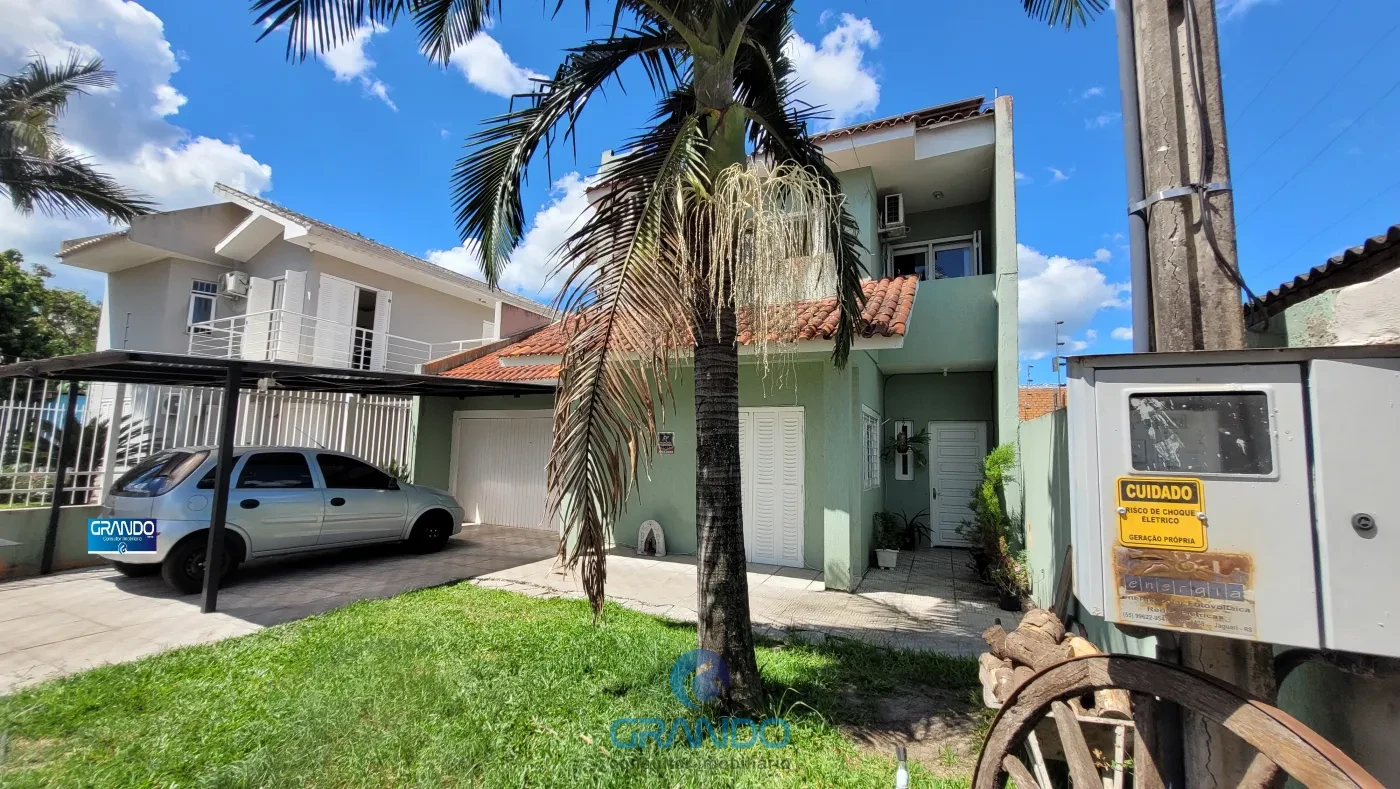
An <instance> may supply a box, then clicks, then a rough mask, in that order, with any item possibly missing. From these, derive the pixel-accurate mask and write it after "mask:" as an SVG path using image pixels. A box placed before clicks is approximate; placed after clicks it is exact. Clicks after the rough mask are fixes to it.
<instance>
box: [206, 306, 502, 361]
mask: <svg viewBox="0 0 1400 789" xmlns="http://www.w3.org/2000/svg"><path fill="white" fill-rule="evenodd" d="M189 331H190V345H189V352H190V355H191V356H212V357H215V358H219V359H252V360H257V361H278V362H295V363H298V364H312V365H316V366H318V367H339V368H342V369H349V370H388V371H390V372H401V373H411V372H416V371H417V370H418V367H419V365H421V364H423V363H425V362H427V361H430V360H432V359H439V358H441V357H443V356H447V355H448V354H452V353H456V352H458V351H464V350H467V349H469V348H475V347H477V346H480V345H482V344H485V343H488V342H492V340H491V339H490V338H482V339H475V340H456V341H452V342H426V341H424V340H415V339H413V338H411V337H400V336H398V335H397V334H389V333H388V332H377V331H372V330H370V329H361V328H359V327H356V326H350V325H347V324H344V323H338V322H336V321H332V320H329V319H326V318H318V317H316V316H314V315H302V314H301V313H297V312H291V311H288V310H268V311H266V312H254V313H251V314H248V315H235V316H233V317H230V318H218V319H216V320H212V321H205V322H203V323H196V324H194V325H192V326H190V329H189Z"/></svg>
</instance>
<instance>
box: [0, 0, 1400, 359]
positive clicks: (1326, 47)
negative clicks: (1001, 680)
mask: <svg viewBox="0 0 1400 789" xmlns="http://www.w3.org/2000/svg"><path fill="white" fill-rule="evenodd" d="M595 5H596V3H595ZM604 5H606V4H604ZM507 6H508V8H507V12H506V16H504V18H503V19H501V20H500V21H499V22H498V24H497V25H496V27H495V28H494V29H493V30H491V31H490V37H489V38H485V39H479V40H478V41H476V42H473V45H472V46H471V47H470V49H469V51H467V52H463V53H460V54H459V56H458V57H457V58H456V59H455V61H454V64H453V65H452V66H451V67H449V68H447V69H442V68H440V67H437V66H435V65H433V64H431V63H429V62H427V61H426V60H425V59H424V58H423V57H422V56H421V55H420V54H418V52H417V48H416V45H415V43H416V42H415V34H414V31H413V30H412V28H411V26H409V25H402V26H400V27H399V28H396V29H393V30H390V31H374V30H366V31H364V33H363V35H362V36H361V37H360V39H359V40H357V41H356V42H355V43H354V44H352V45H350V46H347V47H344V48H342V49H341V50H340V51H338V52H337V53H335V55H333V56H332V57H330V58H326V59H322V60H311V61H307V62H305V63H299V64H292V63H288V62H287V61H286V60H285V58H284V56H283V47H282V41H281V40H273V39H269V40H266V41H263V42H262V43H256V41H255V39H256V37H257V34H258V32H260V30H259V29H258V28H256V27H254V25H253V23H252V16H251V15H250V14H249V13H248V11H247V5H246V3H243V2H238V1H236V0H233V1H228V0H225V1H222V2H204V3H189V2H181V1H180V0H143V2H141V3H140V4H138V3H135V2H122V0H42V1H41V0H0V17H4V18H6V19H7V20H18V22H17V23H16V24H12V25H11V24H8V23H7V28H6V29H5V30H0V72H11V71H13V69H14V68H15V67H16V65H17V64H18V63H20V62H22V60H23V59H24V57H25V56H26V55H27V54H28V53H30V52H34V51H38V52H44V53H48V54H58V53H61V52H63V51H65V50H66V49H68V48H70V47H72V46H79V47H82V48H85V49H86V50H89V51H92V52H97V53H100V54H101V55H102V56H103V57H104V58H106V59H107V62H108V65H109V66H110V67H112V68H113V69H115V70H116V71H117V73H118V79H119V82H120V84H119V87H118V89H117V90H115V91H110V92H107V93H104V94H101V95H94V96H91V97H88V98H86V99H82V100H80V101H79V102H78V103H77V104H75V106H74V108H73V110H72V111H71V112H70V114H69V116H68V117H67V118H66V119H65V120H64V125H63V128H64V131H65V133H66V134H67V135H68V136H69V138H70V140H71V141H72V142H73V143H74V144H75V145H76V146H77V147H78V148H79V149H80V150H82V151H84V152H86V153H89V154H90V155H92V156H93V157H94V158H95V159H96V160H97V161H98V162H99V163H101V164H102V165H103V167H104V169H106V170H108V171H109V172H111V173H112V174H114V175H116V176H117V177H119V178H121V179H123V180H124V181H126V182H128V183H131V184H132V185H134V186H136V187H137V188H140V189H142V190H144V191H146V192H148V193H150V194H152V195H154V196H156V197H157V198H158V199H160V200H161V201H162V203H163V204H164V205H166V206H168V207H182V206H187V205H194V204H199V203H202V202H209V200H210V198H209V188H210V186H211V185H212V183H213V182H214V181H216V180H223V181H225V182H227V183H231V184H233V185H235V186H239V187H241V188H244V189H246V190H248V191H256V192H261V193H262V194H264V195H265V196H267V197H269V198H270V199H273V200H275V201H277V202H279V203H282V204H284V205H287V206H288V207H291V208H293V209H295V210H298V211H301V212H303V213H307V214H310V215H312V216H315V217H317V218H318V219H322V220H324V221H328V222H331V223H333V224H336V225H339V226H341V227H345V228H347V229H351V230H354V231H356V232H359V233H363V234H364V235H366V236H369V237H371V238H374V239H376V240H379V241H382V242H384V243H386V244H389V245H392V246H394V247H397V248H399V249H402V250H404V251H406V252H410V253H412V254H417V255H422V256H425V257H431V258H432V259H434V260H436V261H438V262H441V263H443V264H444V265H449V266H453V267H457V268H460V269H462V270H466V271H470V266H471V264H470V254H469V252H468V250H464V249H462V248H461V247H460V245H461V239H459V238H458V237H457V235H456V231H455V229H454V226H453V219H452V211H451V204H450V199H449V186H448V176H449V171H450V168H451V166H452V163H453V162H454V160H455V159H456V158H457V157H458V156H459V155H460V154H461V153H462V145H463V142H464V139H465V137H466V136H467V135H468V134H469V133H470V132H471V131H472V130H473V128H474V127H475V126H476V124H477V123H478V122H479V121H480V120H481V119H483V118H485V117H488V116H490V115H493V114H495V113H498V112H501V111H503V110H504V109H505V108H506V106H507V99H506V98H504V95H505V94H508V93H510V92H511V91H512V90H516V89H519V88H520V87H521V86H523V85H525V84H528V75H529V73H531V72H537V73H550V72H552V71H553V69H554V67H555V66H556V65H557V63H558V61H559V60H560V58H561V53H562V50H563V48H564V47H566V46H569V45H570V44H573V43H576V42H578V41H580V40H581V39H582V38H583V37H584V36H585V35H587V34H588V33H587V32H586V30H585V27H584V20H583V18H582V13H581V10H580V9H581V3H577V2H566V3H565V10H564V12H563V13H561V14H560V15H559V16H558V17H557V18H549V17H547V16H545V15H544V14H543V13H542V12H541V10H540V4H538V3H523V4H507ZM798 8H799V15H798V17H797V20H796V32H797V34H798V35H799V36H800V37H801V40H800V41H795V42H794V43H793V47H794V48H795V49H794V51H795V52H796V53H797V54H798V55H799V56H800V57H799V58H798V60H799V67H800V69H801V70H802V72H803V74H804V76H806V77H807V78H808V80H809V81H810V82H811V83H812V84H811V87H810V97H811V98H813V99H816V100H819V101H824V102H828V103H830V104H831V105H832V106H833V107H834V108H835V110H836V111H837V113H838V114H839V115H840V116H841V118H842V119H843V120H846V121H858V120H861V119H866V118H870V117H878V116H882V115H889V114H894V113H898V112H903V111H907V110H910V109H915V108H919V107H923V106H927V105H930V104H937V103H942V102H945V101H951V100H955V99H959V98H964V97H967V96H973V95H978V94H986V95H988V96H990V95H991V94H992V92H993V91H994V90H999V91H1000V92H1001V93H1010V94H1012V95H1013V96H1014V97H1015V131H1016V167H1017V170H1018V171H1019V172H1020V173H1021V174H1022V175H1023V176H1024V178H1023V179H1021V180H1019V182H1018V187H1019V190H1018V198H1019V203H1018V214H1019V215H1018V220H1019V221H1018V235H1019V240H1020V242H1021V244H1022V245H1023V246H1024V248H1023V249H1022V250H1021V256H1022V267H1023V282H1022V295H1023V332H1022V352H1023V355H1024V356H1025V357H1026V359H1025V361H1027V362H1029V363H1033V364H1035V369H1034V373H1033V375H1034V378H1035V380H1036V381H1038V382H1046V381H1048V380H1050V375H1051V374H1050V371H1049V365H1048V363H1046V362H1045V361H1039V362H1037V361H1035V359H1034V358H1033V357H1035V356H1037V355H1040V354H1044V353H1046V352H1048V351H1049V349H1050V346H1051V344H1052V343H1053V323H1054V321H1055V320H1056V319H1063V320H1065V321H1066V328H1067V330H1068V335H1069V336H1068V338H1067V340H1068V342H1069V343H1070V345H1069V346H1068V347H1069V348H1070V349H1071V350H1074V351H1081V352H1111V351H1119V350H1126V349H1127V348H1128V347H1129V346H1128V342H1127V341H1126V340H1124V339H1119V338H1121V337H1122V336H1123V333H1122V330H1123V328H1124V327H1126V326H1127V325H1128V324H1129V316H1128V311H1127V309H1126V308H1125V306H1121V305H1126V300H1127V290H1126V287H1127V281H1128V262H1127V250H1126V247H1125V246H1124V242H1123V239H1122V234H1123V233H1124V232H1125V231H1126V222H1125V219H1124V210H1123V204H1124V185H1123V172H1122V150H1123V149H1122V136H1121V123H1120V117H1119V115H1118V112H1119V109H1120V106H1119V98H1118V90H1117V84H1118V83H1117V63H1116V49H1115V42H1114V25H1113V19H1112V17H1111V15H1110V16H1107V17H1104V18H1100V19H1098V20H1096V21H1095V22H1093V23H1092V24H1091V25H1090V26H1089V27H1087V28H1080V29H1075V30H1073V31H1070V32H1065V31H1064V30H1059V29H1050V28H1047V27H1045V26H1044V25H1041V24H1040V23H1037V22H1033V21H1030V20H1028V19H1026V18H1025V17H1024V16H1023V14H1022V12H1021V9H1020V3H1018V2H1015V1H1014V0H984V1H983V2H976V3H970V2H965V1H962V2H953V0H909V1H907V2H903V1H900V2H897V1H896V0H847V2H833V1H832V0H812V1H811V2H806V1H805V0H804V1H803V2H799V5H798ZM1218 8H1219V13H1220V17H1221V57H1222V61H1223V64H1224V69H1223V70H1224V80H1225V95H1226V115H1227V118H1228V120H1229V126H1228V134H1229V141H1230V144H1231V150H1232V163H1233V168H1234V183H1235V192H1236V205H1237V218H1238V220H1239V244H1240V254H1241V261H1242V267H1243V269H1244V273H1245V276H1246V279H1247V280H1248V282H1249V283H1250V284H1251V286H1252V287H1253V288H1254V289H1255V290H1256V291H1257V292H1259V293H1261V294H1262V293H1263V292H1264V291H1266V290H1268V289H1270V288H1272V287H1275V286H1276V285H1278V284H1279V283H1280V282H1282V281H1283V280H1284V279H1286V278H1290V277H1292V276H1293V275H1294V274H1297V273H1299V272H1301V271H1303V270H1304V269H1306V268H1307V267H1309V266H1313V265H1318V264H1320V263H1322V262H1323V260H1324V259H1325V258H1326V257H1328V256H1329V255H1331V254H1334V253H1336V252H1338V251H1340V250H1341V249H1343V248H1345V247H1347V246H1351V245H1355V244H1358V243H1360V242H1361V241H1362V240H1363V239H1364V238H1365V237H1367V236H1370V235H1375V234H1377V233H1380V232H1381V231H1382V230H1383V229H1384V228H1386V227H1388V226H1389V225H1391V224H1394V223H1396V222H1400V145H1397V142H1396V141H1397V139H1398V138H1397V136H1396V134H1395V133H1394V132H1393V131H1392V130H1393V129H1395V128H1397V127H1400V89H1397V85H1400V61H1397V60H1396V59H1395V58H1394V57H1393V54H1392V53H1393V51H1394V49H1395V47H1396V46H1400V35H1398V34H1397V29H1396V25H1397V23H1400V15H1397V13H1396V10H1395V8H1394V4H1393V0H1341V1H1337V0H1332V1H1327V0H1324V2H1321V3H1307V2H1302V0H1218ZM604 16H605V15H602V14H598V15H597V16H595V23H596V22H597V21H599V20H600V19H602V18H603V17H604ZM604 32H605V31H604V29H603V28H601V27H599V26H597V25H596V24H595V26H594V28H593V33H594V34H595V35H601V34H603V33H604ZM631 77H632V78H631V79H630V80H629V81H628V82H627V89H628V91H629V92H626V93H624V92H623V91H620V90H617V89H616V88H611V89H610V90H609V92H608V95H607V96H606V97H605V99H604V100H603V101H599V102H597V103H596V104H595V105H594V106H592V107H590V109H589V113H588V115H587V116H586V117H585V120H584V123H583V125H582V126H581V129H580V133H579V136H578V141H577V151H578V158H577V160H575V159H574V155H573V149H572V147H570V148H567V149H565V148H563V147H561V148H559V149H557V150H556V151H555V152H554V158H553V167H552V173H546V168H545V166H544V163H543V161H541V163H540V165H539V166H538V167H537V168H536V172H534V173H533V174H532V177H531V179H530V183H529V188H528V190H527V192H526V201H525V204H526V207H527V212H528V213H529V214H531V215H532V216H533V219H532V222H533V228H532V232H531V233H530V235H529V236H527V239H526V245H525V247H524V248H523V249H522V250H521V251H520V253H519V254H518V255H517V257H516V262H515V264H514V265H513V266H512V269H511V273H510V275H509V276H508V277H507V279H506V283H507V285H508V286H510V287H511V288H512V289H515V290H519V291H521V292H526V293H530V292H532V291H536V290H538V288H539V282H540V279H541V276H542V273H543V272H544V271H546V270H547V268H548V260H547V258H548V253H549V252H550V251H551V250H552V248H553V246H554V245H555V244H556V243H557V242H558V240H559V239H560V238H561V237H562V235H563V233H564V232H565V230H566V229H567V227H568V226H569V224H570V223H571V222H572V221H573V219H574V218H575V217H576V216H577V213H578V211H579V210H581V207H582V189H581V186H582V180H581V179H582V178H583V177H586V176H587V175H588V174H590V173H591V172H592V171H593V170H594V169H595V168H596V166H597V162H598V157H599V155H600V153H601V152H602V151H603V150H605V149H609V148H614V147H619V146H620V144H621V143H622V141H623V140H624V139H626V138H627V137H629V136H630V135H631V134H632V133H633V132H634V131H635V129H636V128H637V127H638V125H640V124H641V123H642V122H643V121H644V119H645V117H646V115H647V114H648V113H649V111H650V108H651V106H652V101H651V96H650V94H649V92H648V89H647V85H646V83H645V80H644V79H642V78H641V75H640V73H633V74H632V75H631ZM551 175H552V179H551V177H550V176H551ZM104 229H105V228H104V227H103V226H102V224H101V223H98V222H93V221H90V220H89V221H59V220H53V219H46V218H20V217H17V216H15V215H14V214H13V213H12V212H10V211H9V209H8V208H7V207H0V247H9V246H17V247H19V248H20V249H22V250H23V251H25V253H26V254H27V255H28V256H29V257H30V258H31V259H34V260H51V258H49V256H50V255H51V254H52V253H53V252H54V251H55V250H56V248H57V241H58V240H59V239H62V238H71V237H77V236H82V235H88V234H92V233H98V232H103V230H104ZM56 268H57V269H58V270H59V281H60V283H61V284H64V285H67V286H71V287H79V288H83V289H86V290H88V291H89V292H91V293H92V294H93V295H94V296H96V297H100V296H101V289H102V283H101V276H100V275H95V274H92V273H89V272H82V271H76V270H73V269H68V268H66V267H62V266H57V267H56ZM546 290H547V288H546ZM1115 330H1117V331H1116V332H1115ZM1115 334H1116V337H1115ZM1023 375H1024V369H1023Z"/></svg>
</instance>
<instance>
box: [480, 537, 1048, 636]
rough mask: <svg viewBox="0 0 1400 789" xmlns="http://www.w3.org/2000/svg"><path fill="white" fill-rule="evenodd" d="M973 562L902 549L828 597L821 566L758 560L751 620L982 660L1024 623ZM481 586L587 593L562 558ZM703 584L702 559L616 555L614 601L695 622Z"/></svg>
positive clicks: (957, 555)
mask: <svg viewBox="0 0 1400 789" xmlns="http://www.w3.org/2000/svg"><path fill="white" fill-rule="evenodd" d="M970 563H971V560H970V559H969V558H968V555H967V552H966V551H961V550H955V549H943V548H934V549H924V550H921V551H914V552H911V551H901V552H900V554H899V563H898V566H897V567H896V568H895V569H893V570H878V569H871V570H870V571H868V572H867V573H866V574H865V577H864V578H863V579H861V582H860V585H859V586H858V587H857V588H856V591H855V593H854V594H846V593H843V592H829V591H826V590H825V585H824V583H823V580H822V573H821V572H820V571H818V570H806V569H798V568H793V567H777V566H773V565H763V564H750V565H749V606H750V614H751V616H752V617H753V622H754V627H755V629H757V630H760V631H762V632H766V633H768V634H770V635H783V634H784V633H788V632H796V633H797V634H799V635H800V636H802V637H805V638H809V639H813V640H820V639H822V638H825V637H826V636H841V637H845V638H852V639H858V640H861V641H865V642H868V643H871V644H875V645H878V646H892V647H900V648H903V649H921V650H930V651H936V652H942V653H945V654H949V655H962V656H966V657H976V656H977V654H978V653H979V652H983V651H985V650H986V645H985V644H983V642H982V631H983V630H986V629H987V628H988V627H990V626H991V625H992V624H993V623H994V622H995V621H996V620H998V619H1000V620H1001V622H1002V623H1003V625H1005V626H1006V628H1007V629H1008V630H1010V629H1012V628H1014V627H1015V626H1016V624H1017V623H1019V622H1020V618H1021V617H1020V614H1019V613H1008V612H1006V611H1002V610H1000V609H999V608H998V607H997V601H996V595H995V593H994V592H992V590H991V589H990V588H988V587H987V586H986V585H984V584H982V583H980V582H978V581H977V580H976V578H975V576H974V574H973V572H972V570H971V568H970V567H969V565H970ZM475 583H476V584H478V585H480V586H485V587H490V588H494V589H505V590H509V591H513V592H520V593H522V594H527V595H531V596H535V597H560V596H563V597H582V596H583V592H582V585H581V583H580V582H579V579H578V578H577V576H576V575H573V576H571V575H566V574H564V573H563V572H561V571H560V570H559V569H558V568H556V567H555V564H554V561H553V559H549V560H545V561H540V562H534V563H532V564H525V565H521V566H519V567H511V568H509V569H505V570H501V571H498V572H494V573H489V574H487V575H484V576H481V577H480V578H477V579H476V580H475ZM695 587H696V580H695V560H694V557H691V556H674V557H673V556H667V557H663V558H660V559H657V558H652V557H645V556H637V555H636V553H635V552H634V551H633V550H632V549H630V548H618V549H615V550H614V551H613V552H612V554H611V555H610V556H609V557H608V580H607V596H608V599H609V600H612V601H613V602H616V603H618V604H619V605H622V606H625V607H627V608H631V609H634V610H637V611H641V612H643V613H648V614H656V615H658V616H665V617H669V618H671V619H677V620H680V621H684V622H694V621H696V616H695V607H696V606H695V598H696V588H695Z"/></svg>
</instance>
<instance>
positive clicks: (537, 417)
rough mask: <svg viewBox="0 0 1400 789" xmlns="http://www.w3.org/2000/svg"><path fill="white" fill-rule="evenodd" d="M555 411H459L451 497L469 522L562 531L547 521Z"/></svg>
mask: <svg viewBox="0 0 1400 789" xmlns="http://www.w3.org/2000/svg"><path fill="white" fill-rule="evenodd" d="M553 424H554V417H553V413H552V412H550V411H479V412H476V413H471V412H458V413H457V419H456V426H455V429H454V430H453V434H452V495H453V496H455V497H456V499H457V502H458V503H459V504H461V505H462V508H463V509H465V510H466V520H467V522H468V523H490V524H494V525H497V526H517V527H520V528H525V529H541V530H544V531H558V528H559V525H558V523H557V522H548V523H547V522H545V519H544V515H545V503H546V500H545V496H546V494H545V467H546V466H547V465H548V464H549V443H550V438H551V431H552V426H553Z"/></svg>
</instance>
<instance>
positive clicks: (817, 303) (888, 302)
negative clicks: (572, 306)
mask: <svg viewBox="0 0 1400 789" xmlns="http://www.w3.org/2000/svg"><path fill="white" fill-rule="evenodd" d="M861 289H862V290H864V291H865V298H866V301H865V309H864V310H863V311H862V312H861V321H860V324H859V325H858V326H857V330H858V331H859V333H860V336H862V337H874V336H877V335H878V336H881V337H896V336H899V337H902V336H904V333H905V331H906V330H907V329H908V326H909V314H910V312H912V311H913V309H914V296H915V294H916V293H917V292H918V289H919V280H918V278H917V277H913V276H907V277H887V278H885V279H878V280H866V281H864V282H862V283H861ZM794 306H795V308H796V317H795V319H794V321H793V326H792V330H791V331H792V334H791V336H793V337H796V338H797V340H798V341H802V340H829V339H831V338H832V337H833V336H835V334H836V322H837V320H838V319H839V317H840V310H838V309H837V306H836V299H835V298H829V299H813V300H811V301H802V302H798V303H797V304H796V305H794ZM753 341H754V336H753V331H752V329H751V328H750V326H749V319H748V315H747V314H740V316H739V343H740V344H741V345H749V344H751V343H753ZM567 342H568V337H567V333H566V331H565V330H564V326H563V324H562V323H556V324H554V325H552V326H549V327H546V328H545V329H543V330H541V331H540V332H539V333H538V334H535V335H533V336H531V337H529V338H527V339H525V340H522V341H521V342H518V343H516V344H515V345H512V346H510V347H509V348H505V349H503V350H502V351H501V352H500V354H501V356H502V357H503V358H510V357H516V356H562V355H563V354H564V346H565V344H566V343H567Z"/></svg>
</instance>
